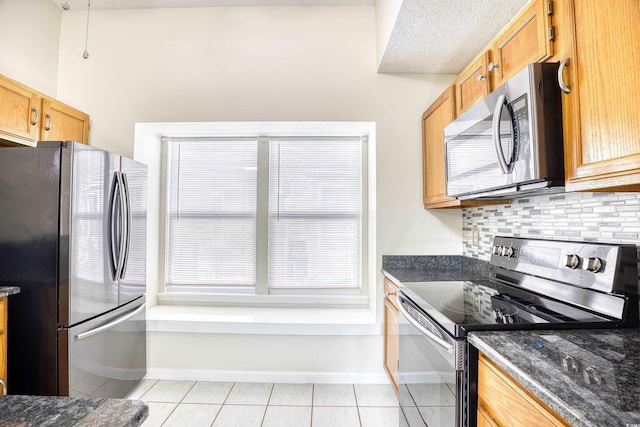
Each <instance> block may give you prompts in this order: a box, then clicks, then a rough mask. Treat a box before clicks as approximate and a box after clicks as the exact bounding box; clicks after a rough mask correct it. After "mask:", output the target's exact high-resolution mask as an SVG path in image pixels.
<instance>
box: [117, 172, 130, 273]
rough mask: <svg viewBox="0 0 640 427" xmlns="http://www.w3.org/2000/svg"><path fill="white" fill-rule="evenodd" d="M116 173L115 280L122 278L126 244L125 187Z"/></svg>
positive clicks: (120, 176) (122, 180)
mask: <svg viewBox="0 0 640 427" xmlns="http://www.w3.org/2000/svg"><path fill="white" fill-rule="evenodd" d="M116 173H117V174H118V188H119V189H118V196H119V197H120V206H119V207H120V209H119V214H120V229H119V230H118V231H119V232H120V235H119V242H118V243H119V246H118V267H117V269H116V276H115V277H116V278H115V280H120V279H121V278H122V269H123V267H124V251H125V245H126V243H127V242H126V237H127V236H126V230H127V227H128V225H127V214H126V212H125V210H126V208H127V207H126V200H125V194H124V193H125V188H124V178H123V174H122V173H121V172H116Z"/></svg>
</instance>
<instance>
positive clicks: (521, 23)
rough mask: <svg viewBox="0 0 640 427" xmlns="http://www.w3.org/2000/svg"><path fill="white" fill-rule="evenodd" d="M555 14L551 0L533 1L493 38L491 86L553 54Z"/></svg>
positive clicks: (496, 85)
mask: <svg viewBox="0 0 640 427" xmlns="http://www.w3.org/2000/svg"><path fill="white" fill-rule="evenodd" d="M552 14H553V3H552V2H551V1H549V0H536V1H533V2H531V3H529V5H527V7H525V8H524V9H523V10H522V11H521V12H520V13H519V14H518V15H517V16H516V17H515V18H514V19H513V20H512V21H511V22H510V23H509V25H508V26H507V27H506V28H505V29H503V30H502V31H501V32H500V33H499V34H498V36H497V37H496V38H495V39H494V42H493V44H492V46H491V50H490V52H491V61H490V62H489V64H488V69H487V70H488V72H489V75H490V76H491V87H492V90H493V89H495V88H497V87H499V86H500V85H502V84H503V83H504V82H505V81H507V80H508V79H509V78H511V77H512V76H514V75H515V74H516V73H517V72H518V71H520V70H522V68H524V67H525V66H526V65H528V64H533V63H535V62H540V61H543V60H544V59H546V58H548V57H549V56H551V55H552V49H553V40H554V39H555V28H554V27H551V26H550V23H551V21H550V19H551V16H552Z"/></svg>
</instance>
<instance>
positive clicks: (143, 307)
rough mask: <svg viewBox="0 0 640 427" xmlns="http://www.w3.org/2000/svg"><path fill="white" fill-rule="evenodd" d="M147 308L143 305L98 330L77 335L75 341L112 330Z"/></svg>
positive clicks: (99, 327)
mask: <svg viewBox="0 0 640 427" xmlns="http://www.w3.org/2000/svg"><path fill="white" fill-rule="evenodd" d="M146 307H147V304H146V303H143V304H142V305H141V306H140V307H138V308H136V309H135V310H133V311H132V312H130V313H127V314H125V315H124V316H122V317H118V318H117V319H116V320H114V321H113V322H109V323H107V324H104V325H102V326H98V327H97V328H94V329H90V330H88V331H86V332H82V333H80V334H78V335H76V336H75V337H73V339H74V340H76V341H80V340H82V339H85V338H88V337H90V336H92V335H95V334H99V333H100V332H103V331H106V330H107V329H111V328H113V327H115V326H117V325H119V324H120V323H122V322H126V321H127V320H129V319H131V318H132V317H133V316H135V315H136V314H138V313H140V312H141V311H143V310H144V309H145V308H146Z"/></svg>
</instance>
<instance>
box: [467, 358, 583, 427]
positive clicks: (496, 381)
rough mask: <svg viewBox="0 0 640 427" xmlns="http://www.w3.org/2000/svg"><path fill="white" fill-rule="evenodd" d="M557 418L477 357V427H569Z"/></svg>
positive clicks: (483, 359) (491, 363)
mask: <svg viewBox="0 0 640 427" xmlns="http://www.w3.org/2000/svg"><path fill="white" fill-rule="evenodd" d="M570 425H571V424H569V423H568V422H567V421H565V420H564V419H563V418H562V417H561V416H560V415H558V414H557V413H556V412H555V411H553V409H551V408H550V407H549V406H547V405H546V404H545V403H544V402H542V401H541V400H540V399H538V398H537V397H536V396H534V395H533V394H532V393H531V392H529V391H528V390H526V389H525V388H524V387H522V385H520V384H519V383H518V382H517V381H516V380H514V379H513V378H512V377H511V376H510V375H509V374H507V373H506V372H504V371H503V370H502V369H500V368H499V367H498V366H496V365H495V364H494V363H493V362H492V361H491V360H490V359H489V358H488V357H487V356H485V355H484V354H482V353H480V356H479V360H478V426H491V427H502V426H504V427H519V426H522V427H530V426H570Z"/></svg>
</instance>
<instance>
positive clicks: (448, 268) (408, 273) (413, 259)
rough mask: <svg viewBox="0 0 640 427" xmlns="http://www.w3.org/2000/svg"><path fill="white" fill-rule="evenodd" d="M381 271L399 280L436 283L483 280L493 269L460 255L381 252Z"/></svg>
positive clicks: (483, 262)
mask: <svg viewBox="0 0 640 427" xmlns="http://www.w3.org/2000/svg"><path fill="white" fill-rule="evenodd" d="M382 274H384V275H385V276H386V277H388V278H389V279H391V280H392V281H394V282H396V283H397V284H398V285H400V284H401V283H402V282H440V281H458V280H478V279H487V278H489V277H491V276H493V269H492V267H491V265H489V263H488V262H486V261H481V260H478V259H475V258H467V257H463V256H460V255H421V256H404V255H384V256H383V257H382Z"/></svg>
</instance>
